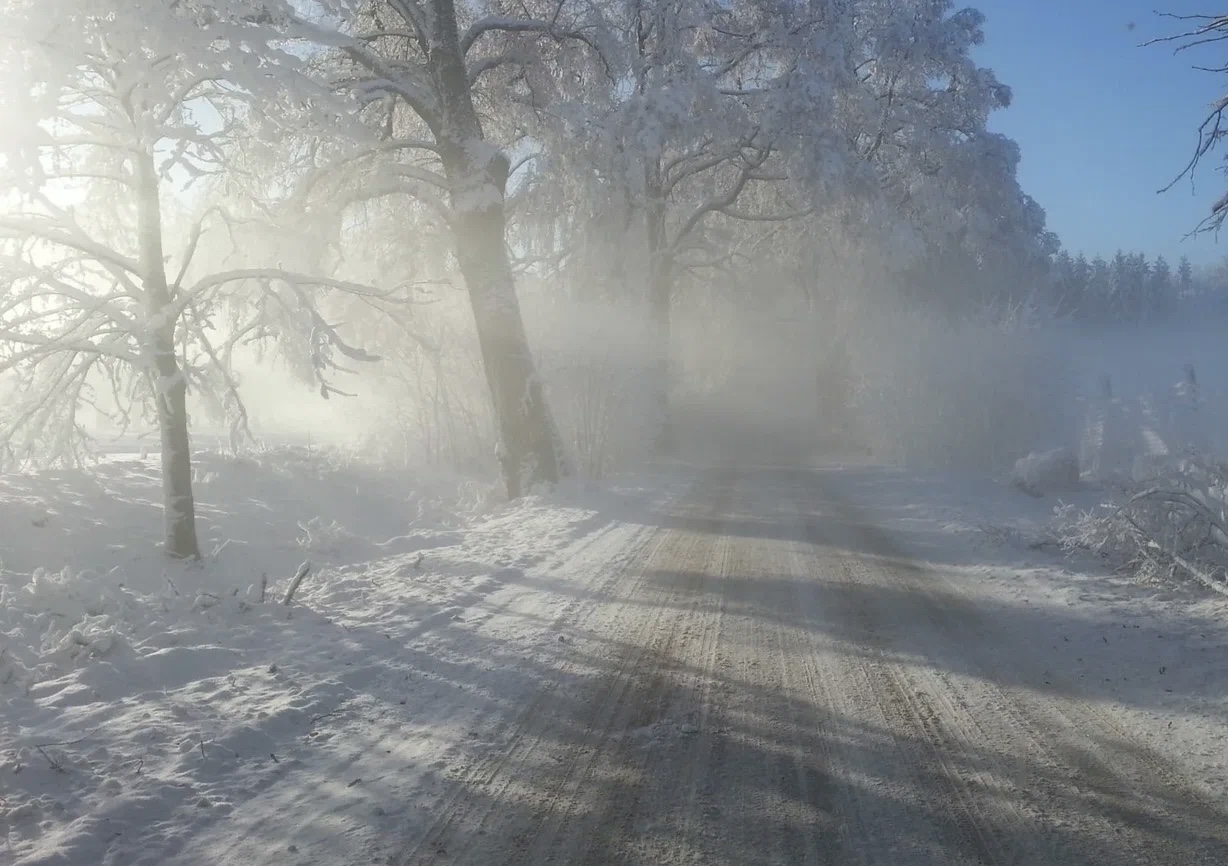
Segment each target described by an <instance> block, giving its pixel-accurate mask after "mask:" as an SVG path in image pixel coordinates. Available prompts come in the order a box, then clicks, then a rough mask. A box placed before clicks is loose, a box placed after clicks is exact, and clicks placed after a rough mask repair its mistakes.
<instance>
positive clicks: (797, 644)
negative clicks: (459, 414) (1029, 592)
mask: <svg viewBox="0 0 1228 866" xmlns="http://www.w3.org/2000/svg"><path fill="white" fill-rule="evenodd" d="M859 514H861V512H859V511H858V510H857V509H856V508H854V507H853V506H851V505H845V504H842V503H841V502H840V501H839V500H837V499H835V498H833V497H832V496H831V494H830V493H829V492H828V491H827V485H826V484H825V483H824V481H823V477H822V473H818V472H793V471H785V470H776V469H741V470H722V471H717V472H712V473H709V474H708V475H707V476H706V477H705V479H704V480H703V481H702V482H701V483H699V484H698V485H697V486H696V488H695V489H694V490H693V491H691V492H690V493H689V494H688V495H686V496H684V497H682V498H681V499H680V500H678V501H676V502H675V503H674V504H673V505H672V506H669V507H668V508H667V509H665V510H664V511H663V513H661V514H659V515H656V516H655V517H654V518H652V519H646V520H644V521H643V524H644V525H643V526H642V528H640V529H638V530H636V531H634V532H630V533H627V534H625V535H624V536H623V537H622V540H621V541H620V542H619V543H620V544H621V545H622V548H621V550H620V551H619V553H620V555H619V556H617V557H611V558H612V561H613V562H614V563H615V564H613V565H611V566H610V567H609V568H605V569H600V568H597V569H581V568H579V567H577V569H576V570H577V571H584V572H585V573H587V574H591V575H592V577H591V578H585V581H584V582H582V583H581V585H578V586H576V587H575V590H574V594H573V597H572V600H571V602H570V603H569V604H568V605H567V606H566V607H565V608H564V609H563V611H562V613H561V614H559V619H558V621H557V624H558V627H559V630H560V634H561V637H560V639H559V646H558V648H557V654H556V655H555V658H556V660H557V661H556V665H557V667H556V670H555V675H554V676H553V677H547V678H546V679H545V683H546V685H545V687H544V688H542V689H540V690H539V691H537V692H536V693H535V695H534V696H532V697H531V698H530V699H528V700H527V701H525V702H524V704H523V705H522V706H521V707H519V710H518V712H517V713H513V714H512V715H511V716H510V717H509V716H506V715H504V716H503V717H502V718H500V717H499V716H498V715H497V714H496V713H495V711H494V710H491V714H490V716H489V718H486V719H482V718H478V719H476V720H475V722H474V725H475V729H477V730H484V731H485V733H484V734H483V739H484V740H485V741H486V742H487V745H488V746H494V747H493V748H490V747H488V748H482V749H479V748H474V749H473V750H471V751H470V752H468V753H467V752H466V750H465V749H464V748H460V749H455V750H453V751H452V753H451V755H450V756H449V758H448V761H449V772H448V779H447V781H446V784H445V786H444V789H443V790H442V791H439V792H438V794H439V795H438V796H436V797H434V798H432V799H431V800H429V801H428V803H427V804H426V806H425V812H424V811H422V810H421V807H419V811H418V812H417V814H415V815H413V816H412V817H411V819H410V821H409V823H410V824H411V825H412V827H411V829H410V830H409V831H408V832H407V833H406V838H405V844H404V846H403V849H402V850H401V852H400V853H399V854H397V855H395V856H394V857H390V858H389V860H390V861H391V862H395V863H398V864H401V863H404V864H424V863H450V864H475V866H490V864H496V863H497V864H511V863H524V864H542V863H558V864H614V863H627V864H644V866H648V864H654V866H656V864H675V863H696V864H700V863H702V864H708V866H714V864H730V866H735V864H736V866H745V864H841V866H844V864H884V866H886V864H891V866H921V864H935V866H937V864H943V866H949V864H1055V866H1056V864H1072V866H1073V864H1100V863H1104V864H1149V866H1159V864H1182V866H1191V864H1199V863H1206V864H1212V863H1224V862H1226V860H1225V858H1228V854H1226V853H1225V852H1226V851H1228V813H1226V812H1225V811H1224V810H1223V806H1222V804H1216V803H1214V802H1213V801H1212V800H1211V797H1210V795H1209V794H1208V793H1207V792H1206V791H1205V790H1203V789H1201V788H1199V787H1198V783H1197V780H1196V779H1192V778H1189V777H1188V776H1187V771H1186V770H1183V769H1179V768H1178V767H1177V766H1175V765H1174V764H1173V763H1172V762H1171V761H1170V760H1169V759H1166V758H1164V757H1161V756H1160V755H1159V754H1158V753H1156V752H1155V751H1154V750H1153V749H1152V748H1150V747H1148V746H1146V745H1144V744H1143V743H1142V742H1141V739H1140V737H1139V736H1137V717H1138V715H1139V708H1138V707H1131V708H1127V707H1122V706H1119V705H1117V704H1116V703H1115V702H1114V701H1113V700H1111V699H1106V697H1105V692H1103V691H1096V692H1092V691H1089V690H1088V688H1087V684H1086V683H1085V682H1083V681H1081V680H1078V679H1076V678H1075V677H1074V676H1072V675H1068V674H1067V673H1065V672H1063V671H1060V670H1053V671H1050V670H1047V669H1046V667H1047V666H1048V662H1047V661H1046V659H1047V658H1049V657H1048V656H1046V655H1045V654H1044V653H1040V652H1038V651H1037V649H1038V647H1039V645H1040V644H1045V649H1046V650H1047V649H1048V644H1049V642H1050V641H1060V640H1062V639H1063V638H1062V637H1061V636H1059V635H1057V634H1056V632H1057V631H1060V629H1061V627H1062V623H1061V622H1060V621H1055V620H1054V619H1053V618H1052V617H1049V618H1045V617H1036V618H1035V619H1029V615H1028V613H1027V608H1026V606H1007V605H1003V604H1001V603H1000V599H997V598H991V597H989V596H985V597H981V596H979V594H978V587H977V586H976V585H975V583H973V582H966V581H957V580H953V579H950V578H949V577H947V576H945V575H944V574H943V573H941V570H940V569H925V568H921V567H918V566H917V565H915V564H913V563H912V562H911V561H910V560H909V558H908V557H907V556H905V555H904V554H903V553H902V552H901V551H900V550H899V549H898V548H897V547H896V546H895V544H894V542H893V540H892V538H891V537H889V536H888V535H887V534H886V533H884V532H882V531H880V530H877V529H875V528H874V527H873V526H872V525H870V524H869V522H868V521H867V520H866V519H865V518H862V517H859V516H858V515H859ZM658 518H659V520H658ZM599 547H600V544H599V543H598V548H599ZM606 553H610V552H609V551H607V552H606ZM588 555H589V556H594V555H605V554H603V553H602V552H601V551H600V550H599V549H597V550H590V551H589V554H588ZM563 570H564V571H566V570H567V565H566V563H563ZM513 606H514V605H513ZM506 615H507V616H515V615H516V614H515V611H514V610H509V611H507V612H506ZM496 625H497V623H495V624H492V627H495V626H496ZM1106 641H1107V638H1106ZM1144 709H1145V708H1144ZM467 755H468V756H467Z"/></svg>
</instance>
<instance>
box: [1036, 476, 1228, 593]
mask: <svg viewBox="0 0 1228 866" xmlns="http://www.w3.org/2000/svg"><path fill="white" fill-rule="evenodd" d="M1152 469H1153V471H1152V473H1151V474H1150V477H1149V478H1147V480H1146V481H1145V482H1144V483H1143V484H1136V485H1134V486H1132V487H1131V488H1130V489H1128V490H1127V491H1126V492H1125V493H1123V494H1122V495H1121V496H1120V498H1119V499H1118V500H1117V501H1114V502H1108V503H1105V504H1104V505H1102V506H1100V507H1099V508H1098V509H1094V510H1093V511H1078V510H1076V509H1073V508H1065V509H1060V510H1059V513H1058V523H1057V525H1058V536H1059V540H1060V542H1061V543H1062V545H1063V546H1064V547H1066V548H1067V549H1070V550H1074V549H1084V550H1091V551H1093V552H1095V553H1097V554H1099V555H1101V556H1104V557H1105V558H1106V559H1108V560H1109V561H1110V562H1111V563H1112V564H1113V565H1114V566H1116V567H1119V568H1123V569H1127V570H1130V571H1134V572H1136V573H1139V574H1141V575H1143V576H1147V577H1171V576H1173V575H1178V574H1179V575H1184V576H1186V577H1190V578H1193V579H1195V580H1197V581H1199V582H1200V583H1203V584H1204V585H1206V586H1208V587H1211V588H1213V589H1216V590H1218V591H1220V592H1224V593H1228V463H1223V462H1219V461H1215V460H1210V459H1206V458H1180V459H1174V460H1172V461H1170V462H1169V463H1168V464H1167V465H1166V466H1164V467H1163V468H1162V469H1161V468H1159V467H1154V466H1153V467H1152Z"/></svg>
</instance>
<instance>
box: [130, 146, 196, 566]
mask: <svg viewBox="0 0 1228 866" xmlns="http://www.w3.org/2000/svg"><path fill="white" fill-rule="evenodd" d="M137 183H138V185H139V201H138V203H137V213H138V231H139V233H140V259H141V270H142V275H143V283H144V289H145V317H146V323H147V327H148V328H149V338H148V344H147V346H146V352H147V353H148V355H149V361H150V365H151V367H152V369H151V370H150V371H149V375H150V380H151V382H152V385H153V389H154V401H155V403H156V404H157V410H158V430H159V432H160V434H161V438H162V496H163V515H164V521H165V533H166V535H165V537H166V551H167V553H169V554H170V555H171V556H175V557H180V558H183V559H197V558H199V557H200V546H199V544H198V543H197V540H196V502H195V499H194V497H193V495H192V452H191V447H190V443H189V441H188V411H187V382H186V381H185V379H184V376H183V371H182V370H181V369H180V368H179V361H178V358H177V357H176V356H175V324H176V317H175V316H174V315H173V312H172V309H171V307H172V303H171V301H172V299H171V295H170V289H169V287H168V286H167V284H166V268H165V265H164V263H163V258H162V209H161V204H160V202H159V200H158V181H157V175H156V174H155V170H154V164H153V158H152V156H150V155H149V154H143V155H142V157H141V158H139V159H138V165H137Z"/></svg>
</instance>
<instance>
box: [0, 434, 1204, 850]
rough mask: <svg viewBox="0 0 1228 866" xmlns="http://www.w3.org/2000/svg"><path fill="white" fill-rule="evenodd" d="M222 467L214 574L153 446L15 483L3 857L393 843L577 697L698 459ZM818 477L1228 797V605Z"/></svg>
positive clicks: (0, 649) (214, 519) (1007, 530)
mask: <svg viewBox="0 0 1228 866" xmlns="http://www.w3.org/2000/svg"><path fill="white" fill-rule="evenodd" d="M197 466H198V479H197V480H198V487H197V490H198V498H199V505H200V512H201V535H202V546H203V547H204V549H205V550H206V551H208V552H209V554H210V555H208V556H207V557H206V561H205V562H204V563H203V564H202V565H199V566H189V565H181V564H174V563H170V562H168V561H167V560H166V559H164V558H163V557H162V556H161V555H160V554H159V553H158V551H157V549H156V542H157V540H158V536H159V513H158V504H159V493H158V485H157V474H156V466H155V465H154V464H153V463H152V462H148V461H142V460H136V459H115V460H113V461H111V462H109V463H106V464H103V465H102V466H100V467H98V468H97V469H96V470H94V471H91V472H88V473H85V472H57V473H44V474H41V475H31V476H13V477H8V478H5V479H3V480H2V481H0V559H2V561H3V565H2V568H3V571H2V573H0V713H2V715H0V829H2V830H3V832H4V837H5V838H4V840H3V842H2V844H0V862H11V863H14V864H19V866H33V864H40V866H44V864H45V866H50V864H58V866H129V864H131V866H141V864H148V866H153V864H176V863H179V864H189V863H192V864H227V866H230V864H234V866H238V864H249V863H270V862H284V863H291V864H296V866H304V864H320V866H324V864H328V866H333V864H338V863H362V862H390V858H392V857H393V856H394V855H395V854H396V853H397V852H398V851H399V850H400V849H401V847H402V842H403V841H404V840H405V839H406V838H408V837H409V836H412V835H413V834H414V833H415V831H419V830H421V827H419V826H418V824H417V823H416V820H417V818H416V815H417V809H418V808H424V807H423V804H425V803H432V804H433V805H437V803H436V801H438V799H439V798H441V797H447V796H449V793H448V792H449V791H450V790H451V786H450V785H449V784H448V780H449V778H450V776H451V775H453V774H454V773H457V772H462V771H464V770H466V768H467V767H470V766H472V764H473V758H474V755H475V754H478V755H481V754H484V753H488V754H489V755H490V756H497V755H498V754H499V753H500V750H501V749H504V748H506V746H507V744H506V742H505V738H506V735H507V733H508V731H509V730H511V729H512V720H513V719H515V718H516V717H518V716H520V715H521V714H522V713H524V712H525V711H526V707H527V706H529V705H530V703H531V696H533V695H536V694H539V693H541V691H542V689H543V688H548V687H549V686H548V685H547V684H548V683H554V685H557V686H558V687H559V688H563V689H566V688H567V687H568V685H569V684H568V682H567V681H566V676H568V673H567V672H568V670H569V669H570V668H569V667H568V665H570V664H572V662H567V663H566V664H565V663H563V661H562V659H563V657H564V656H565V655H566V654H567V652H568V649H569V647H570V644H571V642H572V640H573V635H571V634H569V631H568V622H569V614H571V613H573V612H574V611H576V610H577V609H578V608H580V607H582V606H584V605H591V604H592V603H593V601H594V599H593V597H592V595H591V593H592V587H593V586H595V585H597V584H598V583H599V582H600V581H599V580H598V579H597V577H596V576H599V575H601V574H603V573H605V572H610V573H613V572H615V571H617V570H618V566H619V564H620V563H626V562H629V561H631V560H632V559H634V558H635V557H636V556H637V555H638V554H639V552H640V551H641V549H642V548H643V546H644V544H646V543H647V539H648V537H649V536H650V535H651V532H650V530H651V529H652V527H653V526H654V525H655V523H656V521H657V517H656V514H657V512H658V511H659V510H660V509H662V508H663V507H664V506H665V504H666V503H667V502H668V501H670V500H671V498H673V497H675V496H677V495H678V494H679V493H680V492H681V491H682V490H684V489H686V488H687V487H688V486H689V481H690V479H691V477H692V476H693V475H694V473H693V472H692V471H691V470H687V469H685V468H682V467H672V468H662V467H657V468H656V470H655V471H654V473H653V474H651V475H646V476H644V477H642V478H636V479H624V480H622V481H621V482H620V483H617V484H613V485H611V486H609V487H607V488H605V489H603V490H600V491H598V490H581V489H578V488H576V489H565V490H562V491H560V492H558V493H556V494H553V495H551V496H550V497H547V498H540V497H532V498H528V499H525V500H523V501H521V502H518V503H516V504H515V505H511V506H506V505H495V504H492V498H491V496H490V491H489V490H485V489H482V488H480V487H478V486H476V485H468V486H458V485H457V484H456V482H455V481H454V480H450V479H443V478H439V479H429V478H425V477H414V478H407V477H396V476H394V475H390V474H388V473H382V472H377V471H375V470H372V469H368V468H364V467H363V466H362V465H361V464H357V463H353V462H348V461H342V460H339V459H336V458H334V457H331V456H329V455H328V454H327V453H324V452H318V451H309V450H306V449H282V450H279V451H274V452H269V453H266V454H263V455H257V456H252V457H245V458H231V457H222V456H216V455H201V456H200V459H199V460H198V461H197ZM821 471H822V474H823V475H824V477H825V479H826V484H827V485H829V486H830V488H831V489H832V490H833V491H838V492H839V494H840V498H841V499H843V500H844V501H846V502H849V503H856V504H858V507H862V508H865V509H868V511H869V512H870V513H872V514H873V516H874V522H875V523H877V524H878V525H880V526H882V527H883V528H884V529H886V530H888V531H889V533H890V534H891V536H892V537H893V539H894V540H895V541H897V542H898V543H899V545H900V547H901V549H902V550H906V551H908V552H909V554H910V555H912V556H915V557H917V558H919V559H924V560H927V561H929V562H931V563H933V564H935V565H936V566H938V568H937V569H935V572H936V573H939V574H941V575H943V576H944V578H945V579H947V580H950V581H952V582H953V583H954V584H956V585H958V584H959V583H961V582H973V581H975V582H976V583H977V584H978V587H979V590H978V591H979V593H980V594H981V595H982V596H984V595H985V593H986V592H988V593H989V594H990V596H991V597H998V598H1000V599H1001V600H1002V606H1003V608H1004V609H1005V608H1011V609H1015V610H1018V609H1026V610H1030V611H1031V612H1032V614H1033V615H1032V616H1026V617H1025V616H1016V617H1014V618H1013V619H1010V620H1009V621H1010V622H1012V623H1014V625H1013V626H1012V627H1014V628H1017V629H1018V631H1019V634H1017V635H1011V636H1004V640H1003V644H1004V645H1008V646H1020V645H1027V643H1028V641H1029V640H1031V641H1032V643H1033V644H1034V646H1035V654H1034V655H1033V656H1032V657H1030V658H1026V659H1025V658H1021V659H1020V660H1019V676H1020V678H1021V680H1027V678H1033V679H1035V680H1036V683H1035V685H1036V687H1037V688H1038V689H1043V688H1044V686H1045V685H1049V684H1050V683H1054V684H1057V686H1055V687H1061V688H1068V689H1071V690H1073V691H1072V693H1082V694H1086V695H1088V696H1089V697H1090V699H1091V701H1092V702H1093V704H1097V705H1103V706H1104V707H1106V708H1109V707H1111V708H1112V713H1113V718H1115V719H1118V720H1119V721H1120V723H1121V724H1123V725H1125V726H1127V727H1128V728H1129V729H1130V730H1131V731H1132V732H1133V733H1135V734H1137V735H1141V736H1142V737H1143V738H1144V739H1145V740H1146V741H1147V742H1148V743H1149V744H1150V745H1151V746H1152V747H1154V748H1155V749H1156V750H1158V751H1160V752H1162V753H1164V754H1169V755H1173V756H1174V759H1175V760H1177V761H1178V762H1179V763H1180V764H1181V765H1183V766H1187V767H1191V768H1192V769H1193V778H1195V779H1196V780H1198V781H1200V782H1201V783H1202V784H1203V785H1204V786H1206V787H1207V788H1208V790H1209V791H1211V792H1213V793H1214V794H1215V795H1216V796H1221V797H1223V796H1228V766H1226V764H1225V762H1226V760H1228V759H1226V758H1225V749H1224V745H1225V742H1224V738H1225V731H1228V727H1225V721H1228V700H1226V698H1225V695H1228V664H1225V662H1228V615H1226V614H1228V600H1225V599H1224V598H1222V597H1219V596H1209V594H1207V593H1206V592H1205V591H1202V590H1200V589H1197V588H1193V587H1185V586H1174V585H1170V584H1166V585H1158V584H1156V585H1151V584H1142V583H1139V582H1138V581H1135V580H1132V579H1130V578H1128V577H1124V576H1113V575H1110V574H1107V573H1106V572H1105V569H1104V568H1103V567H1102V565H1101V564H1100V563H1098V562H1096V561H1095V560H1094V559H1092V558H1090V557H1087V558H1083V559H1070V558H1067V557H1064V556H1063V555H1061V554H1059V553H1058V552H1057V551H1055V550H1054V549H1052V548H1051V547H1049V546H1047V545H1046V544H1044V543H1043V542H1044V540H1045V539H1046V537H1047V536H1046V529H1045V527H1046V523H1047V521H1048V520H1049V517H1050V515H1051V511H1052V508H1053V505H1054V504H1055V501H1056V500H1054V499H1053V498H1049V499H1033V498H1031V497H1028V496H1024V495H1023V494H1021V493H1019V492H1018V491H1015V490H1012V489H1010V488H1009V487H1007V486H1005V485H1001V484H996V483H993V482H990V481H984V482H972V481H966V480H956V479H952V478H950V477H938V476H931V477H922V476H918V475H915V474H907V473H904V472H898V471H893V470H885V469H881V468H869V467H849V466H843V467H837V468H831V469H827V470H821ZM1099 496H1100V494H1098V493H1096V492H1095V491H1083V492H1080V493H1078V494H1076V498H1077V499H1078V500H1079V502H1080V504H1084V505H1090V504H1093V503H1094V502H1095V501H1096V500H1097V499H1098V498H1099ZM303 561H310V562H311V563H312V572H311V573H310V574H309V576H308V577H307V579H306V580H305V582H304V583H303V585H302V587H301V588H300V590H299V592H298V594H297V595H296V597H295V599H294V602H293V603H292V604H291V605H290V606H288V607H287V606H283V605H282V604H281V603H280V600H281V596H282V594H283V593H284V591H285V589H286V586H287V583H288V580H289V578H290V577H291V576H292V575H293V574H294V573H295V571H296V569H297V568H298V566H299V564H300V563H301V562H303ZM262 575H267V578H268V587H267V590H266V592H265V600H264V601H261V582H262ZM1002 619H1003V621H1007V620H1006V619H1005V618H1002ZM576 675H577V676H579V674H578V673H577V674H576ZM560 678H562V679H560ZM1042 681H1043V682H1042ZM496 763H497V760H496V757H492V758H491V765H492V766H494V765H496ZM416 804H417V807H416Z"/></svg>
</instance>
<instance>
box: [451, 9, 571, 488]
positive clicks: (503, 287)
mask: <svg viewBox="0 0 1228 866" xmlns="http://www.w3.org/2000/svg"><path fill="white" fill-rule="evenodd" d="M434 11H435V25H436V34H435V35H436V39H434V40H433V41H432V44H431V48H430V52H429V60H430V66H431V71H432V74H433V75H434V76H435V78H436V89H437V92H438V93H439V94H440V95H441V105H440V116H439V118H438V120H437V123H436V127H437V128H436V130H435V132H436V139H437V143H438V144H439V151H440V157H441V158H442V161H443V165H444V172H445V174H446V175H447V178H448V183H449V185H450V187H451V197H452V211H453V232H454V235H455V238H456V257H457V260H458V262H459V264H460V269H461V273H462V275H463V276H464V278H465V284H466V286H467V287H468V289H469V299H470V303H471V305H472V307H473V318H474V322H475V324H476V325H477V332H478V342H479V344H480V346H481V350H482V363H483V366H484V368H485V372H486V381H487V384H488V385H489V387H490V395H491V399H492V401H493V403H494V409H495V418H496V421H497V424H498V431H499V462H500V466H501V468H502V471H503V479H504V483H505V484H506V487H507V495H508V497H509V498H511V499H514V498H516V497H518V496H520V495H521V494H522V493H523V492H524V491H525V488H526V486H527V485H532V484H534V483H548V484H553V483H556V482H557V481H558V479H559V475H560V472H561V470H562V468H564V467H563V466H562V461H561V459H560V454H561V441H560V438H559V436H558V433H557V431H556V429H555V426H554V420H553V418H552V417H551V415H550V410H549V407H548V406H547V405H546V399H545V394H544V393H543V390H542V383H541V379H540V378H539V377H538V375H537V370H536V369H535V367H534V364H533V357H532V354H531V352H530V351H529V341H528V338H527V336H526V335H525V329H524V320H523V318H522V317H521V313H520V303H519V301H518V300H517V298H516V286H515V281H514V279H513V277H512V268H511V262H510V261H509V260H508V255H507V239H506V218H505V213H504V201H503V196H504V191H505V186H506V183H507V176H508V160H507V157H506V156H504V155H503V154H502V153H500V152H499V151H498V150H497V149H496V148H494V147H492V146H490V145H489V144H488V143H487V142H486V141H485V138H484V136H483V133H482V125H481V122H480V121H479V119H478V114H477V111H476V110H475V109H474V106H473V98H472V95H471V93H470V91H469V76H468V72H467V70H466V68H465V61H464V56H463V54H462V52H461V48H460V40H459V37H458V35H457V29H456V9H455V5H454V3H453V0H436V2H435V3H434Z"/></svg>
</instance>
